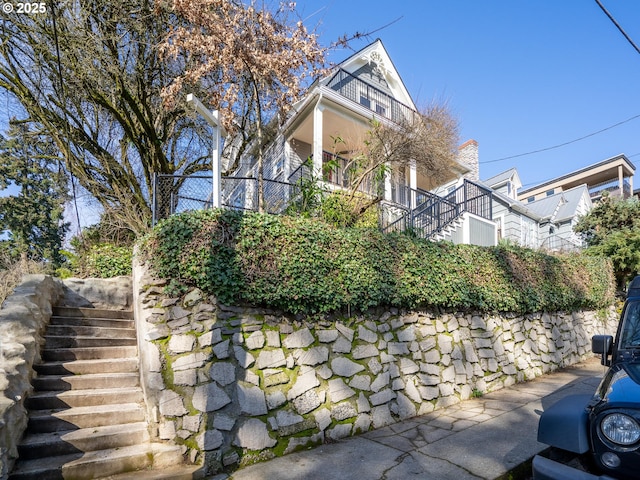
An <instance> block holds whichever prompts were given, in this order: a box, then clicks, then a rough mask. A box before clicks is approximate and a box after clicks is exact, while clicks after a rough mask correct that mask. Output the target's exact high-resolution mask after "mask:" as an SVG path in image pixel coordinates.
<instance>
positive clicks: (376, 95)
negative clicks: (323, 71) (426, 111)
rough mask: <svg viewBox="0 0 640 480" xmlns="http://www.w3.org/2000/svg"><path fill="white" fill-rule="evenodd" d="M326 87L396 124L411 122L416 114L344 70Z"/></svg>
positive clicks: (336, 74) (339, 71) (332, 78)
mask: <svg viewBox="0 0 640 480" xmlns="http://www.w3.org/2000/svg"><path fill="white" fill-rule="evenodd" d="M327 86H328V87H329V88H331V89H332V90H335V91H336V92H338V93H340V95H342V96H343V97H346V98H348V99H349V100H353V101H354V102H356V103H359V104H360V105H362V106H364V107H366V108H368V109H369V110H371V111H372V112H374V113H375V114H376V115H379V116H381V117H384V118H388V119H389V120H391V121H393V122H396V123H401V122H405V121H407V120H411V119H412V117H413V115H415V114H416V111H415V110H413V109H412V108H411V107H409V106H407V105H405V104H404V103H402V102H399V101H398V100H396V99H395V98H394V97H393V96H391V95H389V94H388V93H386V92H384V91H382V90H380V89H379V88H377V87H374V86H373V85H371V84H369V83H367V82H364V81H362V80H361V79H360V78H358V77H356V76H355V75H352V74H351V73H349V72H347V71H346V70H342V69H339V70H338V71H337V72H336V73H335V74H334V75H333V77H331V79H330V80H329V82H328V84H327Z"/></svg>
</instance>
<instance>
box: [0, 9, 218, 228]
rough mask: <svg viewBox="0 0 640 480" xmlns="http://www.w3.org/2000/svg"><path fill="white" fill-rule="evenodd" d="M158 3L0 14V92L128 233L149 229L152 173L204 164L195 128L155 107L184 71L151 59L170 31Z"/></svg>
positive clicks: (178, 114) (180, 111) (171, 19)
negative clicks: (46, 137)
mask: <svg viewBox="0 0 640 480" xmlns="http://www.w3.org/2000/svg"><path fill="white" fill-rule="evenodd" d="M161 3H162V2H160V1H154V0H120V1H118V2H111V1H110V0H70V1H68V2H51V3H47V9H48V11H47V12H46V13H42V14H32V15H18V14H12V13H4V12H3V13H0V88H2V89H5V90H6V91H7V92H9V93H10V95H12V96H13V98H14V99H15V100H16V101H17V102H19V103H20V104H21V106H22V107H23V109H24V111H25V112H26V114H27V115H28V120H29V121H30V122H32V123H33V124H34V125H35V126H37V129H39V130H42V131H44V132H46V133H47V134H48V135H49V136H50V137H51V138H52V139H53V142H54V143H55V146H56V147H57V149H58V150H59V151H60V152H62V154H63V156H64V159H65V163H66V168H67V170H68V171H69V172H70V173H71V174H72V175H73V176H75V177H76V178H77V179H78V181H79V182H80V184H81V185H82V186H83V187H84V188H86V190H88V191H89V192H90V193H91V194H92V195H93V196H94V197H95V198H96V199H98V201H99V202H100V203H101V204H102V205H103V207H105V210H108V211H109V212H110V214H111V215H115V216H120V218H121V221H122V223H123V224H124V225H126V226H127V228H130V229H131V230H132V231H134V232H141V231H143V230H145V229H146V228H147V227H148V225H149V223H150V218H151V210H150V198H151V193H152V188H153V186H152V177H153V174H154V173H181V174H192V173H196V172H199V171H204V170H209V169H210V161H211V160H210V157H209V156H208V155H206V153H203V152H206V151H207V150H208V149H209V145H208V144H207V143H206V142H207V141H208V140H207V139H208V137H207V136H206V135H201V134H199V132H198V128H200V129H202V128H204V127H203V125H204V124H203V123H202V124H200V125H199V124H198V120H196V118H195V116H193V115H192V116H189V115H188V114H187V111H186V110H185V107H184V106H183V104H182V103H181V102H174V103H173V105H172V106H171V107H170V108H167V107H166V105H163V103H162V100H161V98H160V92H161V90H162V89H163V88H165V87H166V86H168V85H169V84H170V83H171V81H172V79H174V78H175V77H178V76H180V75H182V74H183V73H184V72H185V68H186V67H187V65H186V64H185V63H184V62H183V61H182V60H179V61H174V62H167V61H161V59H160V57H159V55H158V50H157V46H158V45H159V44H160V42H161V41H162V40H163V39H164V38H165V37H166V35H167V32H168V31H169V30H170V28H172V27H173V28H175V27H177V22H178V19H177V17H176V16H175V15H173V14H172V13H171V12H170V11H169V10H167V9H165V8H163V7H162V5H161ZM196 87H197V86H194V87H192V91H193V90H194V89H196ZM176 93H177V92H176ZM195 93H198V91H197V90H196V91H195ZM118 212H119V213H118Z"/></svg>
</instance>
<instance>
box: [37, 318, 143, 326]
mask: <svg viewBox="0 0 640 480" xmlns="http://www.w3.org/2000/svg"><path fill="white" fill-rule="evenodd" d="M49 325H84V326H88V327H114V328H134V326H135V325H134V321H133V320H125V319H122V318H88V317H59V316H52V317H51V319H50V320H49Z"/></svg>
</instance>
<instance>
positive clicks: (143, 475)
mask: <svg viewBox="0 0 640 480" xmlns="http://www.w3.org/2000/svg"><path fill="white" fill-rule="evenodd" d="M176 463H177V462H176ZM201 471H202V467H201V466H199V465H184V466H179V467H173V466H172V467H168V468H162V469H158V470H145V471H139V472H135V476H132V475H131V474H130V473H123V474H120V475H112V476H110V477H107V478H105V479H103V480H132V479H135V480H193V479H194V478H204V477H203V475H202V474H201ZM221 478H222V477H221Z"/></svg>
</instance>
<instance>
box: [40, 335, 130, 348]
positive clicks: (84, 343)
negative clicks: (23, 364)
mask: <svg viewBox="0 0 640 480" xmlns="http://www.w3.org/2000/svg"><path fill="white" fill-rule="evenodd" d="M44 339H45V345H46V347H47V348H86V347H115V346H127V345H136V344H137V341H136V339H135V338H95V337H81V336H76V337H56V336H52V335H45V336H44Z"/></svg>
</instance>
